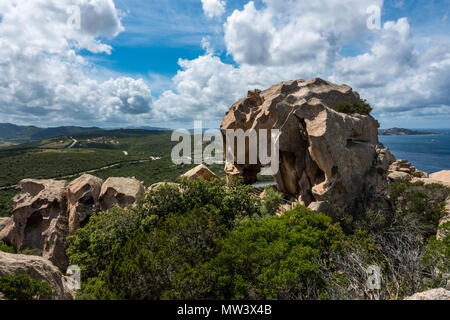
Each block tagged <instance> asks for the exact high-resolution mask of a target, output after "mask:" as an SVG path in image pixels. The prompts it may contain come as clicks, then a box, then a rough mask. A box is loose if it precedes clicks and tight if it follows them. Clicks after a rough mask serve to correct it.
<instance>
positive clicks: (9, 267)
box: [0, 252, 74, 300]
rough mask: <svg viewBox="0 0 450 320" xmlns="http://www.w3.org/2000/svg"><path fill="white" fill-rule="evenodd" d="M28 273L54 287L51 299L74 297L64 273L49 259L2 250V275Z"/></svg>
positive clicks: (0, 253) (0, 272)
mask: <svg viewBox="0 0 450 320" xmlns="http://www.w3.org/2000/svg"><path fill="white" fill-rule="evenodd" d="M20 274H27V275H29V276H30V277H31V278H33V279H35V280H38V281H46V282H47V283H48V284H49V285H50V286H51V287H52V291H53V292H52V295H51V299H54V300H68V299H73V295H74V292H73V291H72V290H70V289H69V288H68V287H67V285H66V281H65V277H64V275H63V274H62V273H61V271H59V270H58V268H57V267H56V266H54V265H53V264H52V263H51V262H50V261H49V260H47V259H45V258H43V257H38V256H29V255H22V254H10V253H6V252H0V276H4V275H11V276H14V275H20Z"/></svg>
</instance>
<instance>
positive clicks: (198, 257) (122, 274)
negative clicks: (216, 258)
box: [78, 206, 227, 299]
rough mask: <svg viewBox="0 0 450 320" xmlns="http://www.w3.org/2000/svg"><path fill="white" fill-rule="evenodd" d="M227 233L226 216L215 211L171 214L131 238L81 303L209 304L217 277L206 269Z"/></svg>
mask: <svg viewBox="0 0 450 320" xmlns="http://www.w3.org/2000/svg"><path fill="white" fill-rule="evenodd" d="M226 232H227V227H226V225H225V224H223V217H222V216H221V215H220V213H219V212H218V210H217V209H215V208H213V207H211V206H209V207H204V208H199V209H193V210H191V211H188V212H186V213H184V214H183V215H178V214H169V215H168V216H167V217H166V218H165V219H159V220H158V221H157V222H156V224H155V225H153V226H152V227H151V228H150V230H148V231H147V232H138V233H136V234H134V236H133V237H130V239H129V241H128V242H127V243H126V244H125V245H124V246H123V247H122V248H121V250H120V252H119V253H118V254H117V255H115V258H114V259H113V260H112V261H111V263H110V264H109V265H108V266H107V268H106V271H105V272H104V273H102V274H101V275H100V277H98V278H97V279H91V280H90V281H89V282H88V283H87V285H85V286H83V289H82V291H81V292H80V293H79V296H78V298H80V299H81V298H85V297H89V298H90V299H111V298H119V299H207V298H209V297H211V296H210V294H211V292H210V286H211V281H210V277H211V276H212V275H211V274H210V273H209V272H204V270H203V269H204V268H203V265H204V264H205V262H207V261H208V260H209V259H211V257H212V256H213V254H214V252H215V250H214V248H215V245H216V242H217V240H218V239H220V238H221V237H223V236H224V235H225V234H226Z"/></svg>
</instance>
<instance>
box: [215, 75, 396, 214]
mask: <svg viewBox="0 0 450 320" xmlns="http://www.w3.org/2000/svg"><path fill="white" fill-rule="evenodd" d="M359 100H360V97H359V95H358V93H356V92H355V91H353V90H352V89H351V88H350V87H349V86H346V85H342V86H338V85H335V84H332V83H330V82H327V81H324V80H322V79H318V78H316V79H312V80H310V81H304V80H295V81H287V82H282V83H279V84H276V85H274V86H272V87H270V88H269V89H267V90H265V91H262V92H259V91H254V92H249V94H248V97H247V98H245V99H241V100H239V101H237V102H236V103H235V104H234V105H233V106H232V107H231V109H230V110H229V112H228V113H227V115H226V116H225V117H224V119H223V120H222V123H221V130H222V135H223V137H224V141H225V137H226V130H227V129H243V130H244V131H246V130H248V129H255V130H256V131H257V133H258V130H259V129H267V130H268V139H267V140H268V146H267V148H268V150H270V148H271V146H270V143H271V142H270V132H271V129H279V130H280V131H281V136H280V139H279V149H280V170H279V171H278V173H276V174H275V175H274V179H275V181H276V183H277V186H278V189H279V190H280V191H282V192H284V193H287V194H293V195H300V202H301V203H304V204H306V205H309V204H310V203H311V202H314V201H324V200H328V201H331V202H333V203H336V204H338V205H342V206H346V205H348V204H352V203H354V202H356V199H357V198H359V197H360V196H361V194H362V193H364V192H368V190H369V189H370V188H371V183H372V182H373V179H372V177H373V176H376V175H381V174H382V173H380V172H383V171H384V172H385V171H386V170H387V169H388V166H389V165H390V164H391V162H392V161H393V160H394V157H393V156H392V154H390V152H389V150H388V149H385V148H384V147H383V146H382V145H381V144H380V143H379V141H378V128H379V123H378V122H377V121H376V120H375V119H374V118H373V117H371V116H370V115H359V114H351V115H350V114H344V113H339V112H336V111H334V110H332V108H333V107H334V106H335V105H336V104H337V103H339V102H345V101H348V102H354V103H356V102H358V101H359ZM258 134H259V133H258ZM235 149H236V148H235ZM248 149H249V148H248V145H247V148H246V154H247V155H248V151H249V150H248ZM225 150H226V149H225ZM235 151H236V150H235ZM247 161H248V159H247ZM260 170H261V164H260V162H259V161H258V164H250V163H248V162H247V163H246V164H238V163H237V154H236V152H235V155H234V161H233V162H232V163H230V162H227V163H226V165H225V172H226V174H227V178H233V177H234V176H237V175H240V176H243V177H244V181H245V182H246V183H254V182H255V181H256V176H257V174H258V173H259V172H260ZM384 172H383V173H384ZM375 180H377V179H375Z"/></svg>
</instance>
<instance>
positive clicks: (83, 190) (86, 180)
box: [67, 174, 103, 234]
mask: <svg viewBox="0 0 450 320" xmlns="http://www.w3.org/2000/svg"><path fill="white" fill-rule="evenodd" d="M102 185H103V180H102V179H100V178H97V177H94V176H92V175H90V174H84V175H82V176H81V177H79V178H78V179H75V180H74V181H72V182H71V183H70V184H69V185H68V186H67V201H68V204H67V206H68V214H69V233H70V234H74V233H75V231H76V230H78V229H79V228H80V227H83V226H84V225H86V223H87V222H88V221H89V216H90V215H91V214H92V213H94V212H96V211H97V210H98V209H99V197H100V191H101V188H102Z"/></svg>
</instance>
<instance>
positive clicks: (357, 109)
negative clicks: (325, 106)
mask: <svg viewBox="0 0 450 320" xmlns="http://www.w3.org/2000/svg"><path fill="white" fill-rule="evenodd" d="M333 109H334V110H335V111H337V112H342V113H348V114H353V113H357V114H363V115H369V114H370V113H371V112H372V107H371V106H370V105H369V104H368V103H367V102H366V101H365V100H359V101H358V102H357V103H354V102H350V101H345V102H339V103H338V104H336V105H335V106H334V107H333Z"/></svg>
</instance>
